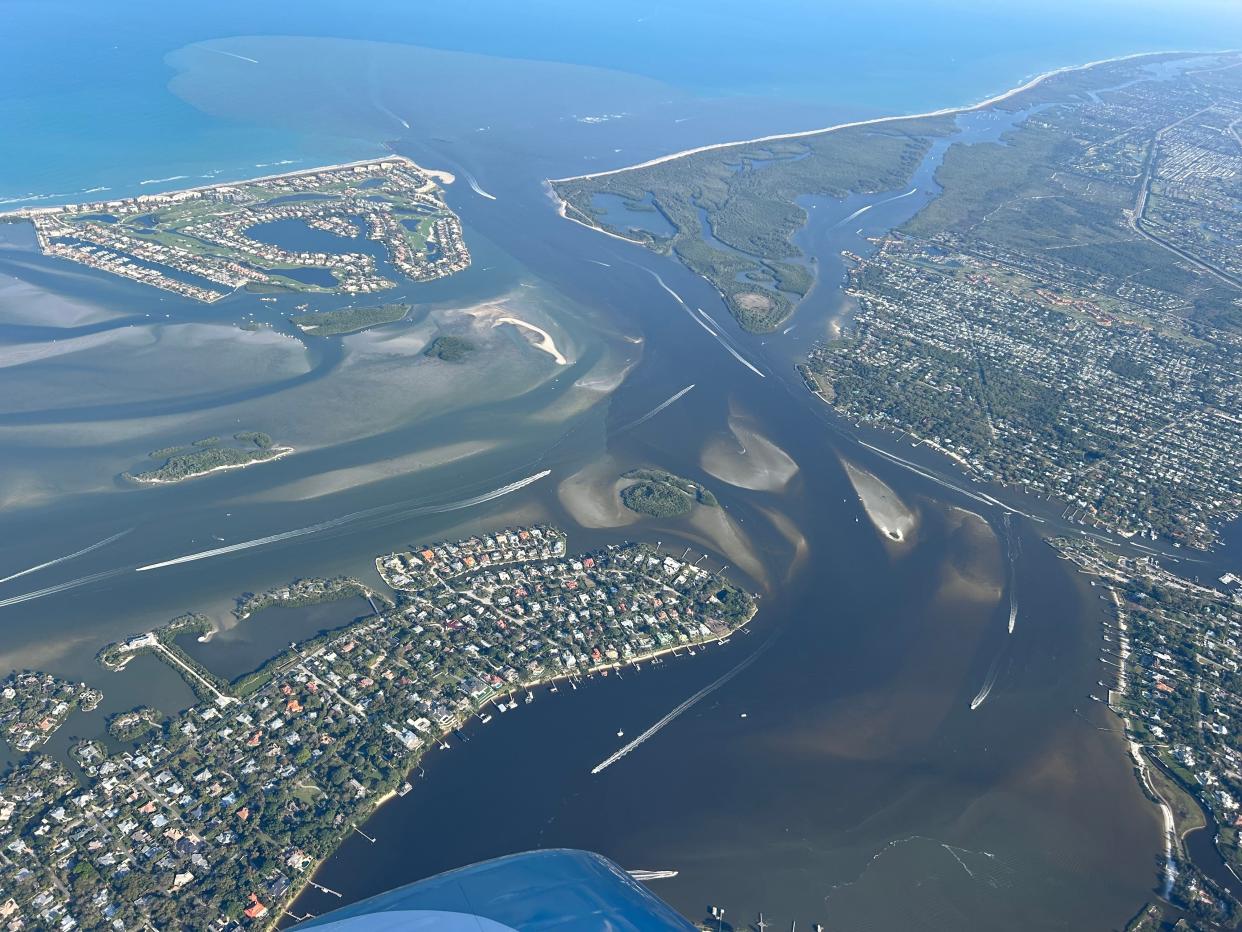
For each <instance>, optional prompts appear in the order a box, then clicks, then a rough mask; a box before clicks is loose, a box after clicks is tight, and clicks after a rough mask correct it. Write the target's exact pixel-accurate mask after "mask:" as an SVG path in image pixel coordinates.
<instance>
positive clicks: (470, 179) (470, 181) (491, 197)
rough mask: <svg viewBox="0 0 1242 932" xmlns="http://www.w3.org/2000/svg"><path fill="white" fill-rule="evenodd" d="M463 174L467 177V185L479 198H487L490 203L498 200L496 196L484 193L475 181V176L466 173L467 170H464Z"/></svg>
mask: <svg viewBox="0 0 1242 932" xmlns="http://www.w3.org/2000/svg"><path fill="white" fill-rule="evenodd" d="M462 174H464V175H465V176H466V184H468V185H470V190H471V191H473V192H474V193H475V194H477V195H478V196H479V197H485V198H487V199H488V200H489V201H494V200H496V195H495V194H488V193H487V192H486V191H484V190H483V189H482V188H480V187H479V182H478V181H476V180H475V177H474V175H472V174H470V172H468V171H466V170H465V169H463V170H462Z"/></svg>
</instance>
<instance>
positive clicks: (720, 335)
mask: <svg viewBox="0 0 1242 932" xmlns="http://www.w3.org/2000/svg"><path fill="white" fill-rule="evenodd" d="M698 311H699V313H700V314H702V315H703V316H704V317H705V318H707V320H708V321H709V322H710V323H711V325H712V326H713V327H715V328H716V330H717V331H718V332H713V331H711V330H708V332H709V333H711V334H712V336H714V337H715V338H716V339H717V340H719V341H720V345H721V346H723V347H724V348H725V349H726V350H728V351H729V353H730V355H732V356H733V358H734V359H736V360H737V361H738V362H740V363H741V364H742V365H743V366H745V367H746V368H747V369H749V370H750V371H751V372H753V373H754V374H755V375H757V376H759V378H761V379H766V378H767V376H766V375H764V374H763V373H762V372H760V371H759V370H758V369H756V368H755V367H754V366H752V365H751V364H750V363H749V362H748V361H747V360H746V359H745V358H744V357H743V356H742V354H741V353H739V352H738V351H737V350H736V349H734V347H733V341H732V340H730V339H729V338H728V336H726V335H725V332H724V327H722V326H720V324H718V323H716V318H714V317H712V315H711V314H709V313H707V311H705V310H703V309H702V308H699V309H698Z"/></svg>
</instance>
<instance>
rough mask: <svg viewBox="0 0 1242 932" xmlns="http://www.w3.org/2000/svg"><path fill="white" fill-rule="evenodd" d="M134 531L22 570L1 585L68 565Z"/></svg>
mask: <svg viewBox="0 0 1242 932" xmlns="http://www.w3.org/2000/svg"><path fill="white" fill-rule="evenodd" d="M132 530H133V528H130V529H129V530H128V531H121V532H120V533H119V534H113V535H112V536H111V537H105V538H104V539H103V540H101V541H97V542H95V543H93V544H91V545H90V546H89V547H83V548H82V549H81V550H75V551H74V552H73V553H67V554H65V555H64V556H63V557H57V558H56V559H55V560H48V561H47V562H46V563H40V564H39V565H38V566H31V567H28V568H26V569H24V570H21V571H20V572H17V573H14V574H13V575H11V576H5V577H4V578H3V579H0V583H6V582H8V581H9V580H12V579H18V578H19V577H22V576H28V575H30V574H31V573H37V572H39V570H45V569H47V568H48V567H49V566H56V564H58V563H66V562H68V561H69V560H73V559H76V558H77V557H80V556H84V555H85V554H88V553H90V552H91V551H92V550H98V549H99V548H100V547H106V546H108V544H110V543H112V542H113V541H114V540H120V539H121V538H122V537H124V536H125V535H126V534H128V533H130V531H132Z"/></svg>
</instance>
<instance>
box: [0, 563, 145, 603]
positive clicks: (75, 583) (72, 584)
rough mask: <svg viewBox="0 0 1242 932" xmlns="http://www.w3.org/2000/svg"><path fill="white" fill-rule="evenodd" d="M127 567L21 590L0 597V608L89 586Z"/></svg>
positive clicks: (126, 571) (119, 573) (117, 574)
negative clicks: (20, 592) (41, 587)
mask: <svg viewBox="0 0 1242 932" xmlns="http://www.w3.org/2000/svg"><path fill="white" fill-rule="evenodd" d="M128 572H129V567H123V568H122V569H119V570H106V571H105V572H102V573H93V574H91V575H90V576H82V577H81V578H79V579H71V580H69V582H63V583H59V584H58V585H55V586H48V587H47V588H46V589H36V590H35V591H34V592H23V593H22V594H21V595H15V596H10V597H9V598H7V599H0V608H5V607H7V606H9V605H20V604H21V603H22V602H33V601H34V600H35V599H42V598H45V597H46V596H49V595H55V594H56V593H58V592H66V591H67V590H69V589H77V588H78V587H79V586H89V585H90V584H91V583H96V582H101V581H103V580H105V579H111V578H112V577H113V576H120V575H121V574H122V573H128Z"/></svg>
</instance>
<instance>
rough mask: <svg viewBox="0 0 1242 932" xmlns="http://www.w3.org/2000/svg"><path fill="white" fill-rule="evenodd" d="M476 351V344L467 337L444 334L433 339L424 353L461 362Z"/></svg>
mask: <svg viewBox="0 0 1242 932" xmlns="http://www.w3.org/2000/svg"><path fill="white" fill-rule="evenodd" d="M474 351H475V345H474V344H473V343H471V342H470V341H469V340H467V339H466V338H465V337H455V336H450V335H442V336H438V337H436V338H435V339H434V340H432V341H431V343H430V344H429V345H428V346H427V348H426V349H425V350H423V355H424V356H427V357H428V358H431V359H439V360H441V361H442V362H461V361H462V360H464V359H465V358H466V357H467V356H469V355H470V354H471V353H473V352H474Z"/></svg>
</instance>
